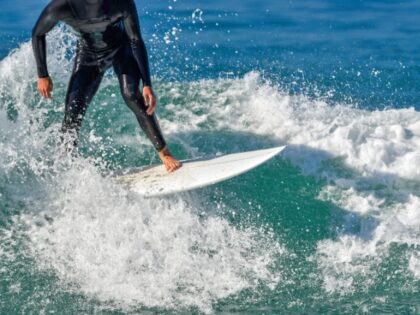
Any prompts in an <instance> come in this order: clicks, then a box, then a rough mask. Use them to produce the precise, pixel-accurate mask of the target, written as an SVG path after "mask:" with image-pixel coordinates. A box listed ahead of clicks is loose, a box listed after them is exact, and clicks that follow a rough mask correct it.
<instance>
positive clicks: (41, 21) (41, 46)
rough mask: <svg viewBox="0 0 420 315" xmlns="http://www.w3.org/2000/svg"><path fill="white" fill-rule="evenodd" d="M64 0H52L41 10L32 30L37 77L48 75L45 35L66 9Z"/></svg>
mask: <svg viewBox="0 0 420 315" xmlns="http://www.w3.org/2000/svg"><path fill="white" fill-rule="evenodd" d="M66 6H67V2H66V1H65V0H53V1H51V2H50V3H49V4H48V5H47V6H46V7H45V9H44V10H43V11H42V13H41V15H40V16H39V18H38V21H37V22H36V24H35V26H34V28H33V30H32V48H33V51H34V55H35V61H36V65H37V70H38V77H40V78H45V77H48V70H47V54H46V41H45V35H46V34H47V33H48V32H49V31H50V30H51V29H52V28H53V27H54V26H55V25H56V24H57V23H58V21H59V20H60V18H61V17H62V16H63V15H64V13H65V12H64V11H65V10H66V9H67V8H66Z"/></svg>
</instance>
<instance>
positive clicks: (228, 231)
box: [0, 0, 420, 314]
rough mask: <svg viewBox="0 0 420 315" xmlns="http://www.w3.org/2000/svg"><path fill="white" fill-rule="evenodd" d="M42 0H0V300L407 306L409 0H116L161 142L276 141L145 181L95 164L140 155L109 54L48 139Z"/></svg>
mask: <svg viewBox="0 0 420 315" xmlns="http://www.w3.org/2000/svg"><path fill="white" fill-rule="evenodd" d="M121 1H122V0H121ZM46 3H47V1H40V0H33V1H23V0H16V1H11V2H6V1H5V0H0V40H1V43H2V44H1V45H0V314H27V313H37V314H38V313H44V314H50V313H51V314H52V313H55V314H61V313H69V314H76V313H77V314H91V313H97V314H161V313H167V314H191V313H193V314H199V313H216V314H237V313H240V314H419V313H420V298H419V296H420V294H419V292H420V170H419V167H418V165H420V114H419V110H420V102H419V100H420V85H419V83H418V82H420V41H419V40H418V39H419V34H420V19H419V18H418V17H419V13H420V2H419V1H415V0H407V1H385V0H382V1H380V0H376V1H373V0H371V1H361V0H354V1H344V0H338V1H333V0H328V1H327V0H320V1H315V0H299V1H297V0H296V1H293V0H290V1H280V0H277V1H274V0H261V1H250V0H231V1H220V0H216V1H211V2H208V1H191V0H171V1H142V2H140V1H136V3H137V7H138V11H139V14H140V19H141V26H142V33H143V36H144V39H145V41H146V45H147V47H148V50H149V56H150V63H151V70H152V74H153V78H154V81H155V83H154V87H155V91H156V94H157V96H158V100H159V103H158V109H157V114H158V117H159V121H160V123H161V127H162V130H163V133H164V134H165V136H166V138H167V140H168V143H169V146H170V147H171V149H172V150H173V151H174V152H175V154H176V155H177V156H178V157H180V158H189V157H199V156H203V155H208V154H219V153H231V152H237V151H244V150H253V149H259V148H266V147H270V146H274V145H283V144H285V145H287V148H286V150H285V151H284V153H283V154H282V156H281V157H277V158H275V159H273V160H272V161H270V162H269V163H267V164H265V165H263V166H261V167H259V168H257V169H256V170H253V171H252V172H249V173H247V174H244V175H242V176H240V177H237V178H234V179H232V180H229V181H227V182H224V183H221V184H218V185H215V186H211V187H208V188H205V189H200V190H197V191H193V192H190V193H186V194H181V195H175V196H170V197H167V198H161V199H152V200H145V199H143V198H141V197H140V196H137V195H135V194H132V193H129V192H127V190H126V189H124V188H121V187H120V186H117V185H115V184H114V183H113V181H112V180H111V179H110V178H109V177H108V176H107V175H108V174H109V173H110V172H112V171H113V170H115V169H125V168H129V167H134V166H140V165H148V164H152V163H157V157H156V155H155V153H154V152H153V149H152V148H151V146H150V144H149V142H148V140H147V139H146V138H145V136H144V135H143V134H142V133H141V132H140V131H139V129H138V127H137V123H136V121H135V120H134V117H133V116H132V114H131V113H130V112H129V110H128V109H127V108H126V107H125V106H124V105H123V100H122V99H121V97H120V95H119V87H118V83H117V81H116V80H115V78H114V77H113V75H112V71H111V72H109V75H107V76H106V78H105V79H104V81H103V83H102V85H101V88H100V89H99V91H98V93H97V95H96V96H95V98H94V100H93V102H92V104H91V105H90V107H89V110H88V113H87V116H86V118H85V121H84V125H83V128H82V132H81V142H80V152H81V156H80V157H78V158H75V159H71V157H68V156H66V155H63V152H60V150H59V148H57V146H56V145H55V143H56V141H57V134H58V130H59V128H60V124H61V121H62V116H63V107H64V104H63V103H64V96H65V93H66V84H67V82H68V79H69V75H70V72H71V66H72V58H73V57H74V44H75V42H74V38H73V37H72V35H70V33H69V31H68V30H67V29H66V28H65V27H63V26H59V27H57V28H56V29H54V30H53V31H52V32H51V34H50V35H49V36H48V38H47V42H48V47H49V52H48V61H49V69H50V73H51V76H52V79H53V81H54V86H55V89H54V99H53V100H52V101H51V102H46V101H43V100H41V99H40V98H39V96H38V95H37V92H36V75H35V65H34V60H33V56H32V52H31V48H30V45H29V41H30V34H31V28H32V26H33V24H34V23H35V21H36V19H37V17H38V15H39V13H40V11H41V10H42V8H43V6H44V5H46ZM63 310H65V311H63Z"/></svg>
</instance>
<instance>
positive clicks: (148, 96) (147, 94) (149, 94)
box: [143, 86, 156, 115]
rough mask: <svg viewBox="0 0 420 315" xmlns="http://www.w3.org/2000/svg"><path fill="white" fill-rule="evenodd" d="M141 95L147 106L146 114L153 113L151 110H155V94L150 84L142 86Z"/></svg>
mask: <svg viewBox="0 0 420 315" xmlns="http://www.w3.org/2000/svg"><path fill="white" fill-rule="evenodd" d="M143 97H144V101H145V102H146V106H147V110H146V113H147V114H148V115H153V112H154V111H155V107H156V96H155V93H153V90H152V88H151V87H150V86H145V87H144V88H143Z"/></svg>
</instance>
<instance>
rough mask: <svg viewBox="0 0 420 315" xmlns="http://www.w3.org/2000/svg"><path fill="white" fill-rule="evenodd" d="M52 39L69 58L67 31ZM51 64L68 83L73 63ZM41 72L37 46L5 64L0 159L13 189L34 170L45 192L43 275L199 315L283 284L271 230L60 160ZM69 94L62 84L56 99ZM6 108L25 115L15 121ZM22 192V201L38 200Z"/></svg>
mask: <svg viewBox="0 0 420 315" xmlns="http://www.w3.org/2000/svg"><path fill="white" fill-rule="evenodd" d="M51 36H52V37H53V39H56V40H57V41H56V43H55V46H54V47H52V48H50V51H53V52H54V53H55V54H54V55H57V54H58V55H59V56H64V51H65V50H66V49H67V48H66V45H65V43H64V42H65V38H63V36H62V33H61V31H60V30H56V31H55V32H54V33H53V34H51ZM53 42H54V41H53ZM54 49H55V50H54ZM49 57H51V58H49V60H52V62H51V63H50V69H51V73H52V76H53V78H54V82H58V83H60V82H65V80H66V78H67V76H68V61H67V60H66V59H65V58H64V57H62V60H61V62H57V60H56V59H54V56H51V55H50V56H49ZM21 61H24V62H23V63H22V62H21ZM59 64H62V65H63V66H59ZM33 69H34V62H33V60H32V56H31V48H30V46H29V45H28V44H24V45H22V46H21V47H20V48H19V49H18V50H17V51H15V52H14V53H13V54H11V55H10V56H9V57H7V58H5V59H4V60H2V61H1V62H0V70H1V71H0V72H1V78H0V92H1V95H2V104H1V106H2V107H1V110H0V119H1V121H2V122H4V124H3V123H2V124H1V126H0V131H1V136H2V142H1V147H0V148H1V153H2V154H0V159H1V161H2V162H3V163H2V170H1V171H2V175H5V176H7V177H8V181H12V180H13V179H16V178H19V176H26V175H25V174H27V173H28V172H29V173H33V174H34V178H35V185H37V184H38V185H39V184H40V185H42V186H43V187H44V188H45V189H43V192H42V195H41V196H40V197H39V198H35V197H33V200H32V202H30V203H29V204H30V208H29V209H27V210H26V211H25V212H24V213H23V215H22V221H23V222H24V223H25V224H26V226H27V227H28V234H27V237H28V238H29V240H30V244H29V247H30V249H31V253H32V254H33V256H34V257H35V258H36V260H37V262H38V264H39V266H40V268H46V269H47V270H53V271H54V273H55V274H56V275H58V277H59V278H60V279H61V280H62V281H63V284H66V283H67V284H69V285H70V284H71V285H72V286H74V287H75V288H77V290H79V291H81V292H83V293H84V294H86V295H88V296H90V297H93V298H96V299H98V300H101V301H105V302H108V303H110V304H111V305H112V304H116V305H118V307H121V308H123V309H126V308H128V309H130V308H131V307H135V308H138V307H139V306H146V307H159V308H182V307H196V308H199V309H200V310H202V311H205V312H206V311H210V310H211V306H212V303H213V302H215V301H217V300H219V299H221V298H225V297H228V296H230V295H233V294H237V293H239V292H241V291H242V290H244V289H248V288H256V287H258V286H268V287H270V288H274V287H275V286H276V285H277V284H278V282H279V281H280V277H281V274H280V272H279V271H275V268H273V264H275V263H276V261H277V259H278V258H279V257H280V256H281V255H283V253H284V249H283V248H282V246H280V245H279V242H278V240H276V239H275V238H274V237H273V235H271V234H267V233H266V232H267V231H266V230H264V228H259V227H252V226H248V227H235V226H233V225H231V224H230V223H229V222H228V221H227V220H225V219H223V218H218V217H216V216H213V215H210V214H209V212H210V213H211V211H209V210H211V209H208V207H204V206H203V205H201V203H200V201H199V200H194V199H185V198H184V199H182V198H178V197H174V198H170V199H163V200H143V199H142V198H140V197H139V196H134V195H130V194H128V193H127V191H126V190H124V189H122V188H121V187H119V186H116V185H114V184H113V182H112V180H111V179H109V178H104V177H103V176H101V175H100V174H99V172H98V169H97V168H96V167H94V166H93V163H92V161H90V160H89V159H83V158H79V159H76V160H71V158H70V157H67V156H63V155H61V153H60V152H59V150H58V149H56V148H55V146H54V145H51V142H53V141H54V139H55V138H56V137H57V132H58V128H59V125H60V123H59V122H56V123H53V124H52V125H49V126H47V127H45V125H44V124H45V117H46V115H47V114H48V113H51V112H52V111H54V110H56V109H54V108H52V107H53V106H54V104H51V103H39V104H38V103H37V102H38V101H37V100H36V98H37V96H35V95H36V92H35V91H34V83H33V82H32V80H33V77H34V72H33ZM28 74H29V75H28ZM6 78H7V80H6ZM63 88H64V87H60V85H59V84H56V91H57V90H58V91H60V89H63ZM7 106H13V108H14V110H15V111H16V112H17V113H18V114H17V116H16V117H15V118H14V121H13V122H11V121H10V119H9V118H7V115H6V109H7ZM60 106H62V105H60ZM88 141H91V142H92V145H93V146H95V147H96V146H97V145H98V143H97V142H98V141H100V138H98V136H97V135H95V134H92V135H90V136H89V137H88ZM126 143H128V145H130V143H131V145H132V146H134V144H133V143H132V142H130V141H126ZM62 159H64V160H65V161H64V162H63V163H60V164H59V163H56V162H57V160H62ZM53 162H54V163H53ZM95 162H97V161H95ZM62 166H65V167H62ZM23 181H24V180H23ZM28 186H29V187H27V188H29V189H30V188H33V186H31V185H28ZM23 189H24V187H23V186H22V187H19V189H18V191H17V192H16V194H23V195H24V197H25V198H26V196H30V195H32V194H33V191H30V190H25V191H24V190H23Z"/></svg>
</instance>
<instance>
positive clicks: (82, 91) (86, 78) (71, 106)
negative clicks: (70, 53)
mask: <svg viewBox="0 0 420 315" xmlns="http://www.w3.org/2000/svg"><path fill="white" fill-rule="evenodd" d="M103 74H104V72H103V70H101V69H100V68H99V67H96V66H83V65H79V64H77V61H76V65H75V67H74V69H73V73H72V75H71V78H70V82H69V86H68V89H67V95H66V101H65V104H66V105H65V114H64V120H63V127H62V131H63V134H64V141H65V142H66V144H67V145H70V146H76V144H77V138H78V134H79V131H80V128H81V126H82V121H83V117H84V115H85V113H86V109H87V107H88V105H89V103H90V101H91V100H92V98H93V96H94V95H95V93H96V91H97V90H98V87H99V84H100V83H101V80H102V77H103Z"/></svg>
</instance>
